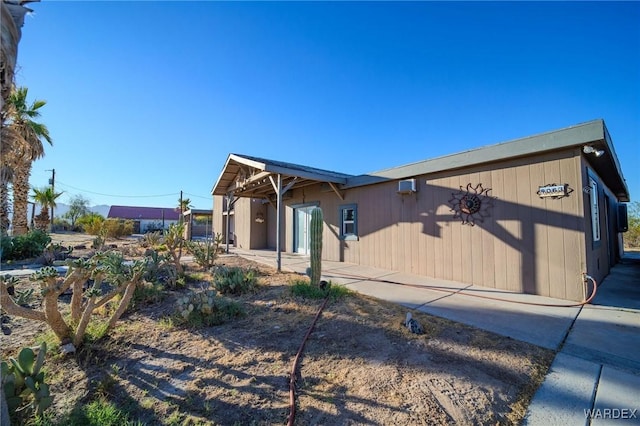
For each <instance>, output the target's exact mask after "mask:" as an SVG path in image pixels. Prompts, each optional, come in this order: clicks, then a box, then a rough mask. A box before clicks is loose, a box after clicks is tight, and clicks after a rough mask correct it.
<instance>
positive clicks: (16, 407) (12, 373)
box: [0, 342, 53, 416]
mask: <svg viewBox="0 0 640 426" xmlns="http://www.w3.org/2000/svg"><path fill="white" fill-rule="evenodd" d="M46 352H47V345H46V344H45V343H44V342H43V343H42V344H41V345H40V350H39V352H38V355H37V356H36V355H35V354H34V353H33V350H31V348H23V349H22V350H21V351H20V354H19V355H18V359H14V358H10V359H9V361H10V362H9V363H7V362H6V361H2V364H1V366H0V367H1V369H2V386H3V389H4V393H5V396H6V398H7V405H8V408H9V412H10V413H11V416H15V415H16V413H17V412H18V411H21V410H23V409H24V406H23V405H24V404H25V403H27V402H29V400H30V404H29V405H30V407H31V409H32V410H33V412H34V413H36V414H42V412H43V411H44V410H46V409H47V408H48V407H49V406H50V405H51V403H52V402H53V397H52V396H51V394H50V393H49V385H48V384H47V383H45V381H44V372H42V371H40V370H41V368H42V365H43V363H44V357H45V355H46Z"/></svg>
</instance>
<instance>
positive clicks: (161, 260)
mask: <svg viewBox="0 0 640 426" xmlns="http://www.w3.org/2000/svg"><path fill="white" fill-rule="evenodd" d="M146 262H147V269H146V272H145V275H144V279H145V280H147V281H150V282H153V283H162V284H164V285H166V286H167V287H168V288H176V287H178V278H180V277H179V276H178V271H177V270H176V267H175V265H174V264H173V263H172V262H171V261H170V260H169V259H168V258H167V256H164V255H162V254H159V253H158V252H157V251H155V250H149V251H148V253H147V256H146Z"/></svg>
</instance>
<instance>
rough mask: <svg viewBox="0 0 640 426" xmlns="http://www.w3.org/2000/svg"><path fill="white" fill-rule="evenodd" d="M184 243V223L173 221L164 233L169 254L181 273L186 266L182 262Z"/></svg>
mask: <svg viewBox="0 0 640 426" xmlns="http://www.w3.org/2000/svg"><path fill="white" fill-rule="evenodd" d="M183 243H184V223H172V224H171V225H169V229H167V231H166V232H165V234H164V245H165V246H166V247H167V256H169V258H170V259H171V261H172V262H173V264H174V265H175V267H176V271H178V274H179V275H182V272H184V268H183V267H182V265H181V264H180V258H181V257H182V245H183Z"/></svg>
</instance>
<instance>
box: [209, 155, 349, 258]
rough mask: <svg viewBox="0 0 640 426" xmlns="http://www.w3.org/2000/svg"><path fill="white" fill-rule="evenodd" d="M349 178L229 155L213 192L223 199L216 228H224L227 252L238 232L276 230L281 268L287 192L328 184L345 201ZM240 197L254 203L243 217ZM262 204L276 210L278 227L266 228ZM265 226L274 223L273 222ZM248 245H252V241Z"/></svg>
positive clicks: (276, 251)
mask: <svg viewBox="0 0 640 426" xmlns="http://www.w3.org/2000/svg"><path fill="white" fill-rule="evenodd" d="M348 177H350V175H346V174H342V173H337V172H332V171H328V170H321V169H316V168H313V167H306V166H301V165H298V164H291V163H285V162H281V161H273V160H267V159H264V158H258V157H252V156H246V155H238V154H230V155H229V157H228V158H227V161H226V162H225V165H224V167H223V170H222V173H221V174H220V177H219V178H218V180H217V181H216V183H215V185H214V187H213V189H212V191H211V193H212V195H213V196H214V200H215V198H216V197H218V198H219V200H220V201H221V202H220V207H218V210H217V211H216V209H215V208H214V212H215V213H214V214H218V215H219V216H218V218H219V219H221V221H222V223H218V228H217V229H221V230H223V231H224V232H223V234H224V241H225V242H226V247H225V249H226V251H227V253H228V252H229V249H230V244H231V241H233V244H234V245H235V246H239V244H238V239H237V234H238V233H239V232H244V233H246V234H249V235H250V238H253V237H255V236H257V235H260V234H262V235H264V234H265V233H267V232H269V231H275V234H274V240H275V244H274V245H275V256H276V267H277V269H278V271H280V270H281V269H282V251H283V244H282V239H283V238H282V234H283V209H284V205H285V202H286V201H283V200H284V199H286V194H287V192H289V191H293V190H294V189H300V188H304V187H306V186H311V185H318V184H320V185H325V186H326V188H327V190H328V191H331V192H333V193H334V194H335V195H336V196H337V197H339V198H340V199H341V200H344V190H343V189H342V187H343V186H344V185H346V183H347V178H348ZM241 199H244V200H250V201H252V202H253V205H251V206H248V208H247V209H243V210H242V212H243V213H245V216H248V217H240V216H241V215H238V214H236V210H235V209H234V205H235V204H236V202H238V201H239V200H241ZM263 205H268V206H270V207H272V208H273V209H274V210H275V220H274V222H275V230H273V229H271V230H267V229H265V228H266V226H264V225H263V224H264V222H265V220H266V216H267V214H265V212H264V209H263V208H261V206H263ZM266 225H267V226H273V224H271V223H267V224H266ZM264 238H266V237H264ZM248 245H249V246H252V244H251V243H249V244H248Z"/></svg>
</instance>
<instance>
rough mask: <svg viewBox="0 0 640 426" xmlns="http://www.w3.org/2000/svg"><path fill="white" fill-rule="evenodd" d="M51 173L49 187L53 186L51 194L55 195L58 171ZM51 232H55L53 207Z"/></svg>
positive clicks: (53, 170)
mask: <svg viewBox="0 0 640 426" xmlns="http://www.w3.org/2000/svg"><path fill="white" fill-rule="evenodd" d="M47 171H49V170H47ZM50 171H51V179H49V185H51V192H53V194H55V193H56V169H51V170H50ZM51 232H53V206H51Z"/></svg>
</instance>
